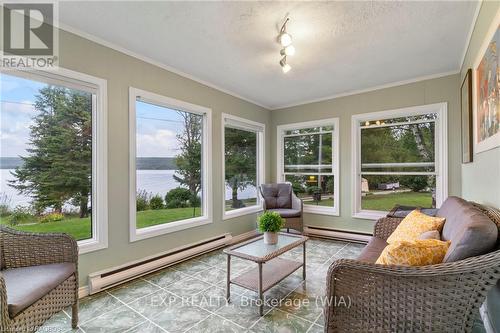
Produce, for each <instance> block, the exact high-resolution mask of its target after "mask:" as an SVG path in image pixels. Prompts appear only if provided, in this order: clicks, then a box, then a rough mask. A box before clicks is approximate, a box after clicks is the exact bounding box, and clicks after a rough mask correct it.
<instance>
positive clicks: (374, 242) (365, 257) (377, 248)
mask: <svg viewBox="0 0 500 333" xmlns="http://www.w3.org/2000/svg"><path fill="white" fill-rule="evenodd" d="M387 245H388V244H387V242H386V241H385V240H383V239H381V238H377V237H372V239H370V241H369V242H368V244H366V246H365V247H364V248H363V250H362V251H361V253H360V254H359V257H358V260H359V261H364V262H369V263H372V264H374V263H375V261H377V259H378V257H380V254H381V253H382V251H384V249H385V247H386V246H387Z"/></svg>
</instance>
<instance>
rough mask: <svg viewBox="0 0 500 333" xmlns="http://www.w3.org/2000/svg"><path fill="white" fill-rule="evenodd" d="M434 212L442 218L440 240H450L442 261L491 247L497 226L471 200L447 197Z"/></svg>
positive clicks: (490, 248) (495, 238)
mask: <svg viewBox="0 0 500 333" xmlns="http://www.w3.org/2000/svg"><path fill="white" fill-rule="evenodd" d="M436 215H437V216H439V217H444V218H446V221H445V223H444V227H443V231H442V233H441V239H442V240H444V241H448V240H449V241H451V245H450V247H449V248H448V251H447V252H446V256H445V257H444V260H443V262H452V261H457V260H462V259H465V258H469V257H474V256H478V255H481V254H485V253H488V252H490V251H492V250H494V248H495V244H496V241H497V236H498V229H497V226H496V225H495V223H493V221H491V220H490V219H489V218H488V216H486V215H485V214H484V213H483V212H482V211H481V210H479V209H478V208H476V207H475V206H474V205H472V204H471V203H469V202H467V201H465V200H463V199H461V198H458V197H449V198H448V199H446V201H445V202H444V203H443V205H442V206H441V208H439V210H438V212H437V214H436Z"/></svg>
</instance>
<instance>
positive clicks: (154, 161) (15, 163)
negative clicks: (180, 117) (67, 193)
mask: <svg viewBox="0 0 500 333" xmlns="http://www.w3.org/2000/svg"><path fill="white" fill-rule="evenodd" d="M21 165H23V160H22V159H21V158H20V157H0V169H15V168H17V167H20V166H21ZM136 169H137V170H177V166H176V165H175V157H138V158H137V159H136Z"/></svg>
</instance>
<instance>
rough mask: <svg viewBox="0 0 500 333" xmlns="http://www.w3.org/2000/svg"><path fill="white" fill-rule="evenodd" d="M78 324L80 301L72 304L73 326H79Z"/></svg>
mask: <svg viewBox="0 0 500 333" xmlns="http://www.w3.org/2000/svg"><path fill="white" fill-rule="evenodd" d="M77 326H78V301H76V302H75V304H73V305H72V306H71V327H72V328H77Z"/></svg>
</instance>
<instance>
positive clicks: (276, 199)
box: [259, 183, 304, 232]
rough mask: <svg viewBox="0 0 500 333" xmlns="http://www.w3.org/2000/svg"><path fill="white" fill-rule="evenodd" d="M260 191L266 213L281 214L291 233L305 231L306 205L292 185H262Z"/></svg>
mask: <svg viewBox="0 0 500 333" xmlns="http://www.w3.org/2000/svg"><path fill="white" fill-rule="evenodd" d="M259 189H260V194H261V195H262V198H263V199H264V200H263V208H264V211H272V212H277V213H278V214H280V216H281V217H283V218H284V219H285V228H286V229H287V231H290V229H295V230H297V231H300V232H302V231H303V228H304V222H303V215H304V214H303V212H304V204H303V202H302V200H301V199H299V198H298V197H297V196H296V195H295V193H293V189H292V185H291V184H289V183H277V184H262V185H261V186H260V187H259Z"/></svg>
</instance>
